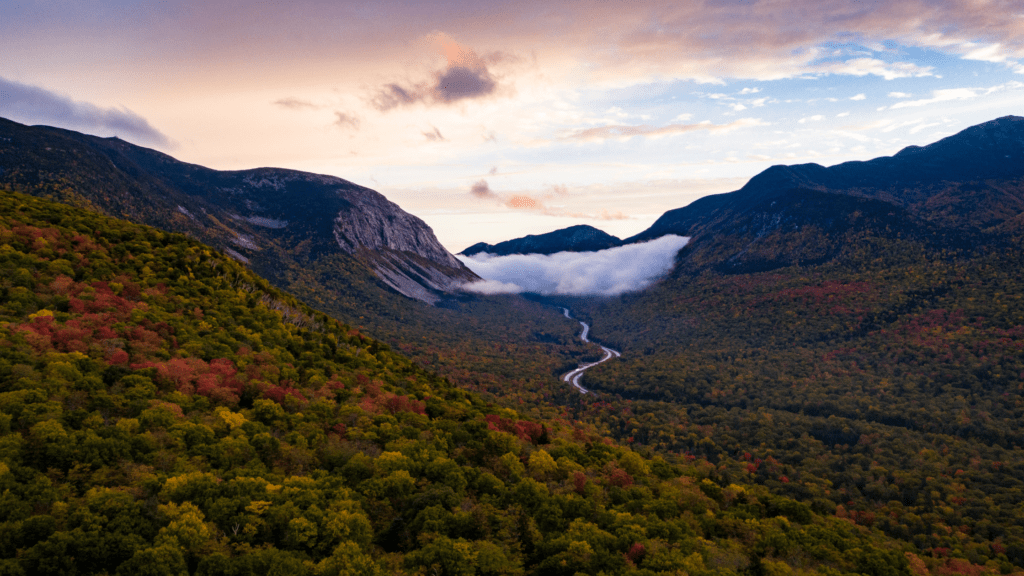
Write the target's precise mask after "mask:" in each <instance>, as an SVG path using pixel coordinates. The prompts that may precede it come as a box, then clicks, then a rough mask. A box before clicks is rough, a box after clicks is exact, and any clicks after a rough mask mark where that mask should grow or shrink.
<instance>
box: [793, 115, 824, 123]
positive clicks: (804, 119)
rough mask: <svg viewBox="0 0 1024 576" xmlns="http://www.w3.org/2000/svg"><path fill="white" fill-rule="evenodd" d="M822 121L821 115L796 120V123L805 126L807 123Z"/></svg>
mask: <svg viewBox="0 0 1024 576" xmlns="http://www.w3.org/2000/svg"><path fill="white" fill-rule="evenodd" d="M824 119H825V117H824V116H822V115H821V114H815V115H814V116H807V117H805V118H801V119H799V120H797V122H799V123H800V124H806V123H808V122H820V121H822V120H824Z"/></svg>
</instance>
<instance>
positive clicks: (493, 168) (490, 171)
mask: <svg viewBox="0 0 1024 576" xmlns="http://www.w3.org/2000/svg"><path fill="white" fill-rule="evenodd" d="M487 173H488V174H490V175H491V176H494V175H495V174H497V173H498V167H497V166H491V169H490V170H488V171H487Z"/></svg>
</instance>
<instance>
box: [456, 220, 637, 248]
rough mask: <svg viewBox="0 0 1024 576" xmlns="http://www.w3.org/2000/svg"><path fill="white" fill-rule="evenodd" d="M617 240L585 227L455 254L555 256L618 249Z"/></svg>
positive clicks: (572, 227) (484, 246) (487, 245)
mask: <svg viewBox="0 0 1024 576" xmlns="http://www.w3.org/2000/svg"><path fill="white" fill-rule="evenodd" d="M620 243H621V240H619V239H618V238H616V237H615V236H612V235H610V234H607V233H605V232H602V231H601V230H598V229H597V228H594V227H593V226H587V225H585V224H583V225H579V226H570V227H568V228H563V229H561V230H555V231H554V232H548V233H547V234H536V235H533V234H531V235H528V236H524V237H522V238H516V239H514V240H506V241H504V242H499V243H497V244H494V245H493V246H492V245H490V244H487V243H484V242H480V243H477V244H474V245H472V246H470V247H469V248H466V249H465V250H463V251H462V252H460V253H459V254H462V255H463V256H472V255H474V254H480V253H487V254H495V255H497V256H507V255H509V254H554V253H556V252H594V251H597V250H604V249H605V248H611V247H613V246H618V245H619V244H620Z"/></svg>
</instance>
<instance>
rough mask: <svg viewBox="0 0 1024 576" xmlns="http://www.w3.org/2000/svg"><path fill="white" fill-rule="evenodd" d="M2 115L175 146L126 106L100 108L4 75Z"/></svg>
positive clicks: (0, 94) (0, 90)
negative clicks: (9, 78) (15, 80)
mask: <svg viewBox="0 0 1024 576" xmlns="http://www.w3.org/2000/svg"><path fill="white" fill-rule="evenodd" d="M0 116H4V117H5V118H9V119H11V120H15V121H17V122H23V123H26V124H47V125H51V126H57V127H60V128H67V129H70V130H80V131H82V132H88V133H90V134H95V135H97V136H121V137H124V138H126V139H131V140H134V141H137V142H139V143H141V144H149V145H156V146H162V147H164V148H171V147H172V144H171V141H170V139H169V138H167V136H165V135H164V134H163V133H162V132H160V131H159V130H157V129H156V128H154V127H153V126H151V125H150V124H149V122H148V121H147V120H146V119H145V118H143V117H142V116H139V115H138V114H136V113H134V112H132V111H131V110H129V109H127V108H125V107H123V106H122V107H120V108H100V107H99V106H96V105H94V104H89V103H88V102H78V101H75V100H72V99H70V98H68V97H66V96H61V95H59V94H56V93H54V92H50V91H49V90H44V89H42V88H38V87H36V86H30V85H28V84H22V83H20V82H14V81H12V80H7V79H6V78H2V77H0Z"/></svg>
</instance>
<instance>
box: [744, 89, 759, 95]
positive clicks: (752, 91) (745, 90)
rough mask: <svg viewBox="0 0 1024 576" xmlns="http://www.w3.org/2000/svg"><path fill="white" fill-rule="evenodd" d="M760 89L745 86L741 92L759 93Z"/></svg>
mask: <svg viewBox="0 0 1024 576" xmlns="http://www.w3.org/2000/svg"><path fill="white" fill-rule="evenodd" d="M760 91H761V89H760V88H744V89H743V90H740V94H757V93H758V92H760Z"/></svg>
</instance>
